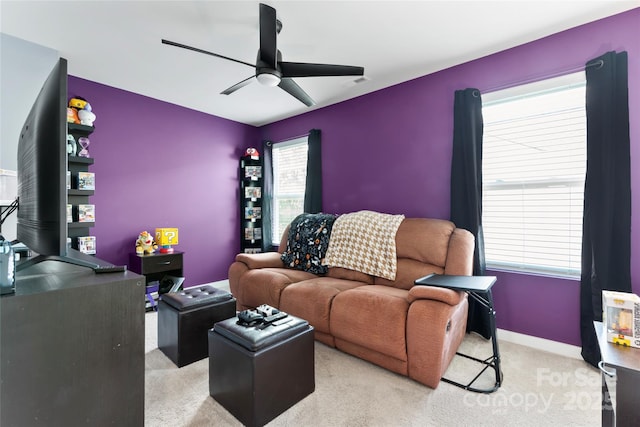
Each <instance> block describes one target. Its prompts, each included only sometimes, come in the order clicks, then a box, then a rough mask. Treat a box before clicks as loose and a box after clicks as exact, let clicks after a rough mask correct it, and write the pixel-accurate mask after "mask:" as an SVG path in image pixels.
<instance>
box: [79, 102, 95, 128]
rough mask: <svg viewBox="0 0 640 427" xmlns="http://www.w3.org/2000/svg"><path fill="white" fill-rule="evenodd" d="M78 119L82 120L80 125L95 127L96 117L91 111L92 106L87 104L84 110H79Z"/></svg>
mask: <svg viewBox="0 0 640 427" xmlns="http://www.w3.org/2000/svg"><path fill="white" fill-rule="evenodd" d="M78 118H79V119H80V124H83V125H87V126H93V122H94V121H95V120H96V115H95V114H94V113H93V111H92V110H91V104H89V103H88V102H87V103H86V104H85V106H84V108H83V109H82V110H78Z"/></svg>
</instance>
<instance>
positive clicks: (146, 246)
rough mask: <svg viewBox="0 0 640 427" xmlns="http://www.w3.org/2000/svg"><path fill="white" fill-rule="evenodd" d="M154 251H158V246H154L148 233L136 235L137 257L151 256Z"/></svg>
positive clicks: (154, 243)
mask: <svg viewBox="0 0 640 427" xmlns="http://www.w3.org/2000/svg"><path fill="white" fill-rule="evenodd" d="M156 249H158V245H156V242H155V241H154V240H153V237H151V234H149V232H148V231H143V232H142V233H140V234H139V235H138V240H136V253H137V254H138V255H143V254H152V253H154V252H155V251H156Z"/></svg>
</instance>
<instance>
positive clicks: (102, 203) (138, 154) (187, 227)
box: [69, 77, 259, 286]
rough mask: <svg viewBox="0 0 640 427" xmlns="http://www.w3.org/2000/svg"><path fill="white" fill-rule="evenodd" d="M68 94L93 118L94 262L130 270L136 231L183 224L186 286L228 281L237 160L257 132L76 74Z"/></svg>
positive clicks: (234, 245) (235, 225) (235, 247)
mask: <svg viewBox="0 0 640 427" xmlns="http://www.w3.org/2000/svg"><path fill="white" fill-rule="evenodd" d="M69 96H70V97H71V96H82V97H84V98H85V99H87V100H88V101H89V102H90V103H91V105H92V107H93V110H94V113H95V114H96V116H97V119H96V122H95V128H96V130H95V131H94V133H93V134H92V135H91V137H90V141H91V145H90V147H89V152H90V153H91V156H92V157H94V158H95V164H94V165H93V166H91V168H90V170H91V171H92V172H95V174H96V191H95V195H94V196H93V197H91V203H94V204H95V205H96V226H95V227H94V228H93V230H92V232H91V234H92V235H95V236H96V244H97V249H98V256H99V257H100V258H102V259H105V260H107V261H110V262H112V263H116V264H129V253H130V252H134V251H135V240H136V238H137V236H138V233H140V232H141V231H143V230H148V231H149V232H151V233H154V232H155V229H156V227H177V228H178V229H179V233H180V234H179V240H180V241H179V244H178V245H177V246H175V249H176V250H180V251H184V252H185V255H184V271H185V277H186V279H185V285H187V286H191V285H197V284H201V283H207V282H211V281H216V280H221V279H226V278H227V270H228V268H229V265H230V264H231V262H232V260H233V257H234V256H235V254H236V253H237V252H238V251H239V247H240V246H239V238H238V236H239V222H238V203H239V202H238V197H237V188H238V185H237V182H238V180H237V176H238V172H237V171H238V159H239V158H240V156H241V155H242V153H243V152H244V149H245V148H246V147H249V146H252V145H255V143H256V141H258V136H259V135H258V130H257V129H256V128H253V127H251V126H247V125H244V124H240V123H237V122H232V121H229V120H225V119H221V118H219V117H215V116H211V115H208V114H204V113H200V112H197V111H193V110H189V109H187V108H183V107H178V106H176V105H173V104H168V103H165V102H161V101H157V100H155V99H151V98H147V97H144V96H141V95H136V94H134V93H131V92H126V91H122V90H119V89H115V88H113V87H109V86H104V85H100V84H97V83H94V82H90V81H87V80H83V79H79V78H75V77H70V78H69Z"/></svg>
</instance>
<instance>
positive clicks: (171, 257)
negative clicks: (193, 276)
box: [129, 251, 184, 310]
mask: <svg viewBox="0 0 640 427" xmlns="http://www.w3.org/2000/svg"><path fill="white" fill-rule="evenodd" d="M182 255H183V252H180V251H174V252H171V253H166V254H163V253H159V252H154V253H152V254H146V255H138V254H137V253H130V254H129V269H130V270H131V271H133V272H134V273H138V274H142V275H144V276H145V278H146V285H147V289H146V291H145V293H146V295H147V300H148V301H147V302H146V306H147V308H151V309H152V310H155V309H156V308H157V302H156V298H152V296H151V294H152V292H154V291H157V292H158V296H160V295H161V294H164V293H167V292H169V291H171V290H172V289H171V285H169V286H168V287H167V286H164V285H163V284H162V283H161V284H159V285H158V289H157V290H156V289H153V288H154V287H153V286H149V283H151V282H154V281H156V280H157V281H160V280H162V278H163V277H164V276H166V275H169V276H175V277H184V275H183V269H182V265H183V264H182Z"/></svg>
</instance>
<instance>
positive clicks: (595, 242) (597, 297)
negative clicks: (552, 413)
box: [580, 52, 631, 366]
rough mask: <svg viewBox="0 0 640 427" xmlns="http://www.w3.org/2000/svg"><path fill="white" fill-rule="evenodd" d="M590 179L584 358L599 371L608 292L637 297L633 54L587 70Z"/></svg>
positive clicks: (613, 56)
mask: <svg viewBox="0 0 640 427" xmlns="http://www.w3.org/2000/svg"><path fill="white" fill-rule="evenodd" d="M585 71H586V77H587V95H586V114H587V175H586V180H585V189H584V219H583V224H582V266H581V267H582V274H581V278H580V335H581V338H582V357H583V359H584V360H585V361H587V362H589V363H590V364H592V365H594V366H596V365H597V364H598V362H599V361H600V349H599V347H598V342H597V337H596V335H595V330H594V327H593V321H594V320H598V321H601V320H602V290H616V291H622V292H631V267H630V260H631V165H630V154H629V151H630V148H629V146H630V144H629V102H628V89H627V53H626V52H622V53H616V52H607V53H606V54H604V55H602V56H600V57H598V58H595V59H593V60H592V61H589V62H588V63H587V65H586V69H585Z"/></svg>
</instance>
